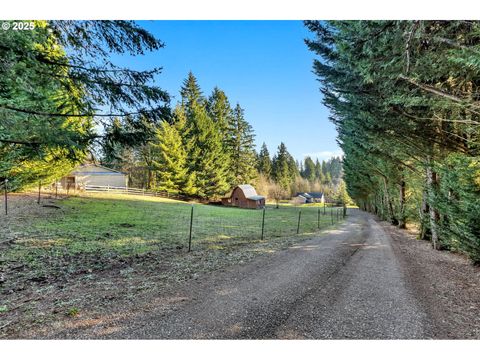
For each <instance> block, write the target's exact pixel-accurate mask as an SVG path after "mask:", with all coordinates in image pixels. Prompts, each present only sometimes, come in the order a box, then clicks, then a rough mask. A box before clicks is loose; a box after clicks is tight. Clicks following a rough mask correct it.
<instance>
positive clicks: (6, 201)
mask: <svg viewBox="0 0 480 360" xmlns="http://www.w3.org/2000/svg"><path fill="white" fill-rule="evenodd" d="M7 183H8V179H5V182H4V183H3V186H4V187H5V215H8V196H7V191H8V189H7Z"/></svg>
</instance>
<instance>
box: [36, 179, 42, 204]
mask: <svg viewBox="0 0 480 360" xmlns="http://www.w3.org/2000/svg"><path fill="white" fill-rule="evenodd" d="M41 187H42V182H41V181H39V182H38V199H37V204H40V191H41Z"/></svg>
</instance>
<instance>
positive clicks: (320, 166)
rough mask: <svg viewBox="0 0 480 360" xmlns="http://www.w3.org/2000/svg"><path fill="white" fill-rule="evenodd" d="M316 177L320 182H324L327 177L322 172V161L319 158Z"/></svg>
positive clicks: (316, 163)
mask: <svg viewBox="0 0 480 360" xmlns="http://www.w3.org/2000/svg"><path fill="white" fill-rule="evenodd" d="M315 179H316V180H318V181H319V182H320V183H323V182H324V181H325V177H324V176H323V172H322V165H320V161H318V158H317V160H316V161H315Z"/></svg>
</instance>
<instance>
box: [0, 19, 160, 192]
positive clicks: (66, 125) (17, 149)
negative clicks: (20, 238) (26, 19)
mask: <svg viewBox="0 0 480 360" xmlns="http://www.w3.org/2000/svg"><path fill="white" fill-rule="evenodd" d="M162 46H163V44H162V43H161V42H160V41H158V40H157V39H155V38H154V37H153V36H152V35H151V34H149V33H148V32H147V31H145V30H144V29H142V28H140V27H139V26H138V25H136V24H135V23H134V22H129V21H48V22H45V21H35V29H34V30H32V31H4V32H2V34H1V36H0V58H1V59H2V61H1V63H0V172H1V174H0V176H2V177H8V178H10V179H11V186H12V188H19V187H25V186H29V185H32V183H35V184H36V183H37V182H38V181H43V182H50V181H52V180H53V179H55V178H58V177H61V176H62V175H64V174H66V173H68V172H69V171H70V170H71V169H72V168H73V167H74V166H75V165H76V164H78V163H79V162H81V161H83V160H84V159H85V157H86V153H87V151H88V149H89V148H91V147H92V146H93V145H94V144H95V142H96V141H98V140H101V139H102V138H104V139H108V140H107V141H106V142H108V143H110V144H111V143H113V142H119V143H127V144H130V143H132V142H135V141H137V140H138V138H139V135H141V136H140V138H141V139H142V140H145V138H146V137H147V136H146V135H145V129H146V127H145V124H146V123H149V124H155V123H157V122H158V121H159V119H160V118H164V117H165V116H168V101H169V97H168V95H167V94H166V93H165V92H164V91H163V90H161V89H160V88H159V87H156V86H154V85H151V84H152V82H153V79H154V76H155V75H156V74H158V73H159V72H160V70H161V69H160V68H158V69H153V70H148V71H134V70H130V69H124V68H119V67H117V66H115V65H114V64H112V62H111V61H110V59H109V55H110V54H111V53H125V52H126V53H129V54H131V55H141V54H143V53H144V52H145V51H152V50H157V49H159V48H161V47H162ZM99 108H104V109H109V110H108V111H107V112H100V111H98V109H99ZM129 114H130V115H131V117H130V119H129V120H128V124H129V126H130V127H131V128H132V129H134V130H135V133H134V134H133V135H134V136H133V137H130V135H131V132H125V131H123V132H122V131H116V130H118V127H117V126H115V125H114V124H113V122H114V121H115V118H116V117H124V116H126V115H129ZM147 116H148V117H147ZM122 124H123V123H122ZM95 125H102V126H104V127H105V128H107V129H113V130H115V131H112V132H109V131H107V132H106V134H105V135H100V134H97V133H96V131H95ZM40 169H42V170H40Z"/></svg>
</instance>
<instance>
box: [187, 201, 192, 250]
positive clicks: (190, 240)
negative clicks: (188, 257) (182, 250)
mask: <svg viewBox="0 0 480 360" xmlns="http://www.w3.org/2000/svg"><path fill="white" fill-rule="evenodd" d="M192 228H193V205H192V211H191V212H190V233H189V235H188V252H190V251H191V250H192Z"/></svg>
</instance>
